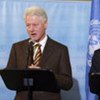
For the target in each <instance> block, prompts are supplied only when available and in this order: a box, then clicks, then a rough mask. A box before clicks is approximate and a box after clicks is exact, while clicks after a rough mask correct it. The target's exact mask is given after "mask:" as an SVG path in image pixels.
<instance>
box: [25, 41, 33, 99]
mask: <svg viewBox="0 0 100 100" xmlns="http://www.w3.org/2000/svg"><path fill="white" fill-rule="evenodd" d="M32 63H33V42H32V41H31V42H30V41H29V45H28V56H27V64H26V68H25V69H26V73H25V74H26V77H27V69H28V66H29V65H31V64H32ZM26 84H27V87H28V100H33V95H32V94H33V93H32V90H31V87H30V86H32V85H31V81H30V79H28V78H26Z"/></svg>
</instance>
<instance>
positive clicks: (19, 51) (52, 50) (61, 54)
mask: <svg viewBox="0 0 100 100" xmlns="http://www.w3.org/2000/svg"><path fill="white" fill-rule="evenodd" d="M27 50H28V39H27V40H23V41H21V42H18V43H15V44H13V46H12V49H11V53H10V58H9V61H8V64H7V68H12V67H13V68H19V69H20V68H21V69H25V67H26V66H27V56H28V55H27ZM39 66H40V67H41V68H47V69H51V70H52V71H53V72H54V74H55V76H56V80H57V83H58V86H59V87H60V89H64V90H69V89H70V88H71V87H72V84H73V82H72V72H71V65H70V59H69V54H68V49H67V47H65V46H64V45H62V44H60V43H58V42H56V41H54V40H52V39H50V38H49V37H48V40H47V43H46V46H45V48H44V51H43V54H42V58H41V61H40V64H39ZM33 99H34V100H60V91H59V93H49V92H44V91H39V92H36V91H34V94H33ZM15 100H28V99H27V91H22V92H17V94H16V99H15Z"/></svg>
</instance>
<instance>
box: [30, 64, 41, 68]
mask: <svg viewBox="0 0 100 100" xmlns="http://www.w3.org/2000/svg"><path fill="white" fill-rule="evenodd" d="M28 68H30V69H31V68H32V69H40V67H39V66H35V65H33V64H31V66H28Z"/></svg>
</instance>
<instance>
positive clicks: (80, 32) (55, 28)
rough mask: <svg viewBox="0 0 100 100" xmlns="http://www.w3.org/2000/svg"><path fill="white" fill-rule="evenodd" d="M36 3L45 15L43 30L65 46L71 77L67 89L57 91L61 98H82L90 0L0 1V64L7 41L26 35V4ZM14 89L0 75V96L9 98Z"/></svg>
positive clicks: (5, 58) (0, 99)
mask: <svg viewBox="0 0 100 100" xmlns="http://www.w3.org/2000/svg"><path fill="white" fill-rule="evenodd" d="M32 5H39V6H41V7H43V8H44V9H45V10H46V12H47V14H48V17H49V25H48V29H47V34H48V35H49V36H50V37H52V38H53V39H55V40H57V41H59V42H61V43H63V44H65V45H67V46H68V48H69V54H70V61H71V65H72V73H73V79H74V85H73V88H72V89H71V90H70V91H63V90H62V92H61V95H62V100H86V93H85V71H86V54H87V44H88V35H89V20H90V6H91V2H65V1H57V0H55V1H44V0H40V1H39V0H36V1H35V0H34V1H33V0H22V1H21V0H1V1H0V68H5V67H6V64H7V61H8V57H9V53H10V49H11V45H12V43H14V42H17V41H20V40H23V39H25V38H27V37H28V35H27V32H26V29H25V24H24V20H23V12H24V9H25V8H26V7H29V6H32ZM14 95H15V91H11V90H9V89H7V88H6V86H5V84H4V83H3V80H2V78H0V100H13V98H14Z"/></svg>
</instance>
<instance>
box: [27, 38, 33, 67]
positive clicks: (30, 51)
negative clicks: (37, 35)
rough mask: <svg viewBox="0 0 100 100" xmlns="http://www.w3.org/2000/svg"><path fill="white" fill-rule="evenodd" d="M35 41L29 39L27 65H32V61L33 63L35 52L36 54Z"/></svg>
mask: <svg viewBox="0 0 100 100" xmlns="http://www.w3.org/2000/svg"><path fill="white" fill-rule="evenodd" d="M33 45H34V43H33V41H32V40H31V39H30V40H29V41H28V57H27V66H30V65H31V64H32V63H33V54H34V51H33Z"/></svg>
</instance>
